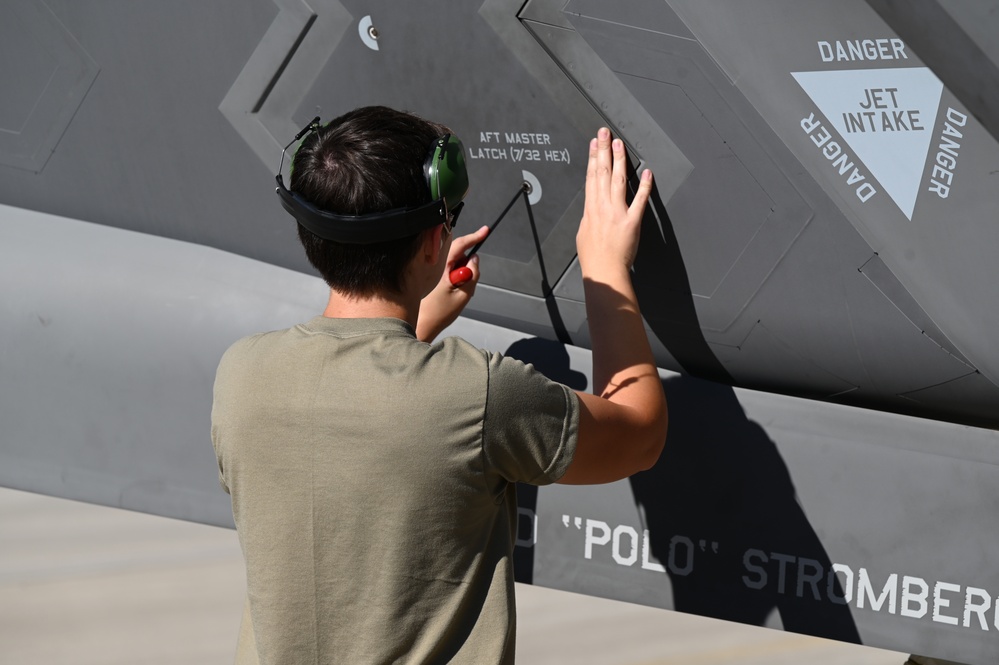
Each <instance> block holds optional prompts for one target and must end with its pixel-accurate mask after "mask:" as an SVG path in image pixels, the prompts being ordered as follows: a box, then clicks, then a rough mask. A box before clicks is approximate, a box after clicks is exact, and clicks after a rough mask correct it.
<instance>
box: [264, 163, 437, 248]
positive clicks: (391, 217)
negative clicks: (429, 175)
mask: <svg viewBox="0 0 999 665" xmlns="http://www.w3.org/2000/svg"><path fill="white" fill-rule="evenodd" d="M277 193H278V196H280V197H281V205H282V206H283V207H284V209H285V210H287V211H288V212H289V213H291V216H292V217H294V218H295V219H296V220H297V221H298V223H299V224H301V225H302V226H304V227H305V228H307V229H308V230H309V231H311V232H312V233H314V234H316V235H317V236H319V237H320V238H325V239H326V240H334V241H336V242H342V243H349V244H357V245H366V244H370V243H375V242H385V241H388V240H398V239H400V238H407V237H409V236H413V235H416V234H417V233H419V232H420V231H423V230H424V229H432V228H433V227H435V226H437V225H438V224H443V223H444V222H445V221H447V206H445V205H444V200H443V199H441V200H440V201H431V202H430V203H427V204H425V205H422V206H419V207H417V208H395V209H393V210H386V211H385V212H376V213H371V214H368V215H336V214H333V213H331V212H326V211H325V210H320V209H319V208H317V207H315V206H314V205H312V204H311V203H309V202H308V201H306V200H305V199H304V198H302V197H301V196H299V195H298V194H296V193H295V192H293V191H291V190H289V189H288V188H287V187H285V186H284V179H283V178H282V177H281V174H278V175H277Z"/></svg>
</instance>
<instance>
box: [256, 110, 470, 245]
mask: <svg viewBox="0 0 999 665" xmlns="http://www.w3.org/2000/svg"><path fill="white" fill-rule="evenodd" d="M320 127H321V125H320V124H319V116H316V117H315V118H313V120H312V122H310V123H309V124H308V126H306V127H305V128H304V129H303V130H302V131H300V132H299V133H298V134H296V135H295V138H294V139H292V141H291V143H289V144H288V145H286V146H285V147H284V150H282V151H281V165H280V166H279V167H278V173H277V176H276V180H277V188H276V190H275V191H276V192H277V195H278V196H279V197H280V198H281V205H282V206H283V207H284V209H285V210H287V211H288V212H289V213H290V214H291V216H292V217H294V218H295V220H296V221H297V222H298V223H299V224H301V225H302V226H304V227H305V228H307V229H308V230H309V231H311V232H312V233H314V234H316V235H317V236H319V237H320V238H325V239H326V240H333V241H336V242H342V243H347V244H359V245H360V244H370V243H375V242H385V241H387V240H398V239H400V238H406V237H408V236H413V235H416V234H417V233H419V232H420V231H423V230H425V229H430V228H433V227H435V226H437V225H438V224H445V223H450V226H449V228H451V227H453V226H454V224H455V222H457V219H458V213H460V212H461V208H462V206H464V203H463V202H462V200H463V199H464V198H465V194H466V193H467V192H468V172H467V171H466V170H465V149H464V146H463V145H462V144H461V140H460V139H459V138H458V137H457V136H455V135H454V134H445V135H444V136H441V137H440V138H438V139H436V140H435V141H434V142H433V143H432V144H431V146H430V149H429V150H428V152H427V157H426V159H425V160H424V164H423V174H424V176H425V178H426V181H427V188H428V189H429V191H430V198H431V199H432V200H431V202H430V203H427V204H424V205H421V206H416V207H412V208H395V209H393V210H386V211H384V212H376V213H370V214H367V215H337V214H334V213H331V212H327V211H325V210H320V209H319V208H317V207H316V206H314V205H313V204H312V203H310V202H309V201H306V200H305V199H304V198H303V197H301V196H300V195H299V194H297V193H296V192H292V191H291V190H289V189H288V188H287V187H285V186H284V178H283V177H282V175H281V171H282V170H283V169H284V158H285V155H286V154H287V152H288V148H289V147H291V144H292V143H294V142H295V141H298V140H300V139H301V138H302V137H303V136H305V135H307V134H309V133H311V132H316V131H319V129H320Z"/></svg>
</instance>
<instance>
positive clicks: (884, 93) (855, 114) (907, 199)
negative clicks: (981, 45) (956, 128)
mask: <svg viewBox="0 0 999 665" xmlns="http://www.w3.org/2000/svg"><path fill="white" fill-rule="evenodd" d="M791 75H792V76H794V78H795V80H796V81H797V82H798V85H800V86H801V87H802V89H804V91H805V92H806V93H808V96H809V97H811V98H812V101H813V102H815V104H816V106H818V107H819V110H821V111H822V113H823V114H825V116H826V118H827V119H828V120H829V122H830V123H831V124H832V125H833V127H835V128H836V130H837V131H838V132H839V133H840V136H842V137H843V139H844V140H845V141H846V142H847V144H849V146H850V148H851V149H852V150H853V151H854V152H855V153H857V157H858V158H859V159H860V160H861V161H862V162H863V163H864V164H865V165H866V166H867V168H868V169H869V170H870V171H871V173H872V174H873V175H874V177H875V178H877V179H878V181H879V182H880V183H881V185H882V186H883V187H884V188H885V191H886V192H888V195H889V196H891V198H892V200H893V201H895V204H896V205H897V206H898V207H899V208H901V210H902V212H903V213H905V216H906V217H908V218H909V219H910V220H911V219H912V211H913V209H914V208H915V207H916V197H917V195H918V194H919V183H920V181H921V180H922V177H923V168H924V166H925V164H926V156H927V154H928V153H929V149H930V142H931V140H932V138H933V131H934V127H935V125H936V119H937V112H938V110H939V108H940V98H941V95H942V94H943V84H942V83H941V82H940V79H938V78H937V77H936V75H935V74H934V73H933V72H932V71H930V70H929V69H928V68H926V67H909V68H904V69H854V70H847V71H827V72H796V73H795V72H792V74H791Z"/></svg>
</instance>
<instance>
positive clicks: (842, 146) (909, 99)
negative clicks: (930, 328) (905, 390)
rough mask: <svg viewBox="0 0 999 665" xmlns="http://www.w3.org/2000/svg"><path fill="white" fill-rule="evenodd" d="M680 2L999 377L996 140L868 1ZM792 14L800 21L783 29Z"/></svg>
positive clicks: (901, 272)
mask: <svg viewBox="0 0 999 665" xmlns="http://www.w3.org/2000/svg"><path fill="white" fill-rule="evenodd" d="M671 6H672V7H673V8H674V9H676V10H677V12H678V13H679V14H680V15H681V16H682V17H683V18H684V19H685V20H686V21H687V24H688V26H689V27H691V29H692V31H693V32H694V33H695V34H697V35H698V39H699V40H700V41H701V43H702V44H703V45H704V47H705V48H706V49H707V50H708V51H709V52H710V53H711V54H712V56H713V57H714V58H715V59H716V60H717V61H718V62H719V64H721V66H722V67H724V68H725V69H726V71H727V72H728V73H729V76H730V77H731V78H732V80H733V81H737V82H738V85H739V88H740V90H742V91H743V92H744V93H745V94H746V96H747V98H748V99H749V100H750V101H751V102H752V103H753V105H754V106H755V107H756V108H757V109H759V111H760V113H761V114H762V115H763V116H764V117H765V118H766V119H767V120H768V122H770V124H771V126H772V127H773V129H774V131H775V132H776V133H777V135H778V136H780V137H781V139H782V140H783V141H784V142H785V143H786V144H787V146H788V147H789V148H790V149H791V150H792V152H793V153H794V154H795V156H796V157H797V158H798V159H799V160H800V161H801V163H802V164H803V165H805V167H806V168H808V169H809V172H810V173H811V174H812V175H813V176H814V177H815V178H816V180H817V181H818V182H819V183H820V184H821V185H822V186H823V188H824V189H825V190H826V191H827V192H828V193H829V194H830V195H831V196H832V197H833V198H834V199H835V200H836V201H837V204H838V205H839V206H840V207H841V209H842V210H843V211H844V212H845V213H846V214H847V217H848V219H849V220H850V221H851V223H853V224H854V225H855V226H856V228H857V229H858V231H860V233H861V234H862V235H863V236H864V238H865V239H866V240H867V241H868V242H869V243H870V244H871V246H872V248H873V249H874V250H875V251H877V252H878V253H879V255H880V256H881V258H882V260H883V261H884V262H885V264H886V265H888V266H889V268H891V270H892V271H893V272H894V273H895V275H896V276H897V277H898V278H899V280H900V281H901V282H902V283H903V284H904V285H905V286H906V288H907V289H908V290H909V292H910V293H911V294H912V296H913V297H914V298H915V300H916V301H917V302H919V304H920V305H921V306H922V307H923V308H924V309H925V310H926V311H927V313H928V314H929V315H930V316H931V318H933V320H934V321H935V322H937V324H938V325H939V326H940V327H941V329H942V330H943V331H944V332H945V333H946V334H947V336H948V337H949V338H950V339H951V340H952V341H953V342H954V343H955V344H956V345H957V347H958V348H959V349H960V350H961V351H962V353H964V355H965V356H967V357H968V358H970V359H971V360H972V362H974V363H975V365H976V367H978V369H980V370H981V371H982V372H983V373H984V374H985V375H986V376H987V377H989V378H990V379H991V380H992V381H993V383H995V382H997V381H999V366H996V364H995V362H996V361H995V358H996V356H995V354H993V353H989V352H987V351H986V349H990V348H993V347H992V342H991V341H989V340H988V339H986V338H987V337H989V336H990V333H989V332H988V331H991V330H994V329H995V328H996V326H997V323H999V321H997V320H996V317H997V316H999V302H997V300H996V299H997V298H999V292H997V291H996V290H995V289H992V288H991V286H990V285H991V280H989V279H983V277H984V276H985V275H988V274H989V273H990V271H991V270H992V266H994V262H993V261H992V258H991V254H992V252H991V249H988V248H991V247H994V246H996V243H999V227H996V225H995V224H992V223H991V220H992V214H991V211H992V210H993V209H994V207H995V203H994V191H995V187H994V182H993V180H994V176H992V175H991V174H992V173H993V172H995V171H996V170H997V168H999V145H997V144H996V141H995V140H994V139H993V138H992V137H991V136H990V135H989V133H988V132H987V131H985V129H984V128H983V127H982V126H981V125H980V124H979V123H978V121H977V120H976V119H975V118H974V117H971V116H970V115H969V112H968V111H967V109H966V108H965V107H964V106H963V105H961V104H960V103H959V102H958V101H957V100H956V99H955V97H954V96H953V94H951V93H950V92H949V91H947V90H946V89H944V88H943V87H942V84H941V82H940V80H939V79H938V78H937V76H936V75H935V74H934V73H933V71H932V70H930V69H929V68H927V67H926V66H925V65H924V63H923V62H922V61H921V60H920V59H919V57H918V54H917V52H916V51H914V50H913V49H912V48H911V47H909V46H908V45H906V44H905V43H904V42H903V41H902V40H901V39H899V38H898V37H897V36H896V35H895V34H894V33H893V32H892V31H891V29H890V28H889V27H888V26H886V25H884V23H883V21H881V19H880V18H879V16H878V15H877V14H876V13H874V11H873V10H871V9H870V7H868V6H867V4H866V3H864V2H849V3H838V4H836V5H835V6H834V5H831V4H829V3H823V2H817V1H816V2H807V3H802V2H783V1H781V2H773V3H769V4H768V5H767V6H766V8H761V7H758V6H756V5H753V6H752V7H750V6H749V5H747V4H745V3H739V2H714V3H703V2H700V3H694V2H687V1H686V0H677V1H676V2H672V3H671ZM787 21H791V22H793V23H794V25H796V27H797V29H795V30H793V31H781V30H780V29H779V26H780V25H781V24H782V23H784V22H787ZM736 36H738V39H736V38H735V37H736ZM834 134H835V136H836V137H837V138H834ZM958 173H960V175H959V176H958V175H957V174H958ZM971 238H974V241H971Z"/></svg>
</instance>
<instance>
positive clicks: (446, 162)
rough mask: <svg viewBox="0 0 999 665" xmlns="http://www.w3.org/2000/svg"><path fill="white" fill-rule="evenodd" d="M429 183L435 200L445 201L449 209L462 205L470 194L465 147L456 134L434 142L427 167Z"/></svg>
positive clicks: (431, 194)
mask: <svg viewBox="0 0 999 665" xmlns="http://www.w3.org/2000/svg"><path fill="white" fill-rule="evenodd" d="M427 181H428V183H429V185H430V196H431V197H432V198H433V200H435V201H437V200H439V199H444V201H445V202H446V203H447V207H448V208H453V207H454V206H456V205H458V204H459V203H461V201H462V199H464V198H465V194H467V193H468V171H467V170H465V146H463V145H462V144H461V139H459V138H458V137H457V136H455V135H454V134H447V135H445V136H442V137H441V138H439V139H438V140H437V141H435V142H434V151H433V154H432V156H431V158H430V163H429V164H428V167H427Z"/></svg>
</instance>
